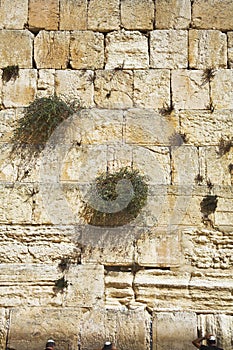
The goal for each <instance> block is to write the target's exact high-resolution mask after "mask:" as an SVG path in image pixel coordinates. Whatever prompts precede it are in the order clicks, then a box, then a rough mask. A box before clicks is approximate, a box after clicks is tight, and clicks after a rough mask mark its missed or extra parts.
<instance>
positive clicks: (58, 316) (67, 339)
mask: <svg viewBox="0 0 233 350" xmlns="http://www.w3.org/2000/svg"><path fill="white" fill-rule="evenodd" d="M84 312H85V311H84V310H81V309H80V308H73V307H72V308H67V307H48V306H46V307H44V308H43V307H32V308H30V307H29V308H28V307H22V306H21V307H19V308H14V309H13V310H12V313H11V326H10V333H9V338H8V346H9V347H12V348H15V349H19V350H23V349H27V348H29V347H30V348H31V349H32V350H36V349H38V348H41V349H43V348H44V347H45V342H46V340H47V339H48V338H53V339H55V340H56V346H57V348H58V349H61V348H62V349H65V350H68V349H69V350H75V349H76V347H77V343H78V329H79V327H80V321H81V319H82V315H83V313H84ZM35 329H36V332H35Z"/></svg>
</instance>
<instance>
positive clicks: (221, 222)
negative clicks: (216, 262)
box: [214, 185, 233, 268]
mask: <svg viewBox="0 0 233 350" xmlns="http://www.w3.org/2000/svg"><path fill="white" fill-rule="evenodd" d="M228 188H229V190H230V189H231V188H232V185H231V186H229V187H228ZM229 190H228V192H226V193H224V197H225V198H221V197H219V198H218V206H217V208H216V211H215V213H214V222H215V225H217V227H219V229H220V230H224V231H225V232H229V233H228V235H229V236H228V239H226V242H225V244H224V248H226V249H224V250H225V252H224V253H225V254H222V256H221V260H222V261H221V262H222V267H223V268H230V267H232V266H233V258H232V255H231V249H232V248H231V243H230V242H231V241H232V236H233V219H232V217H233V207H232V203H233V198H232V197H233V196H232V194H231V193H230V191H229ZM220 195H221V194H220ZM228 244H229V246H228Z"/></svg>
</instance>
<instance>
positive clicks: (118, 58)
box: [105, 31, 166, 69]
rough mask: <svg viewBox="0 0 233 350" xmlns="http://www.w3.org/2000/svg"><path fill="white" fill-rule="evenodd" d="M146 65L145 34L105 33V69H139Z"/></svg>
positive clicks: (146, 46) (128, 32)
mask: <svg viewBox="0 0 233 350" xmlns="http://www.w3.org/2000/svg"><path fill="white" fill-rule="evenodd" d="M148 65H149V56H148V41H147V38H146V36H145V35H143V34H141V33H140V32H137V31H135V32H130V31H122V32H112V33H109V34H107V36H106V66H105V68H106V69H114V68H124V69H140V68H148ZM163 68H164V67H163ZM165 68H166V67H165Z"/></svg>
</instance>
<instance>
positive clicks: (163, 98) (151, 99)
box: [134, 69, 170, 109]
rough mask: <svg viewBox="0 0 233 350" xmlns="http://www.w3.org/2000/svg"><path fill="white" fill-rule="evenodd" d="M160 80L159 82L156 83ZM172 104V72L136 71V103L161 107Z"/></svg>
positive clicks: (140, 105)
mask: <svg viewBox="0 0 233 350" xmlns="http://www.w3.org/2000/svg"><path fill="white" fill-rule="evenodd" d="M155 81H156V82H159V83H158V84H155ZM169 104H170V72H169V70H167V69H161V70H154V69H150V70H146V71H145V70H136V71H134V105H135V106H136V107H145V108H153V109H159V108H163V107H164V106H166V105H167V106H168V105H169Z"/></svg>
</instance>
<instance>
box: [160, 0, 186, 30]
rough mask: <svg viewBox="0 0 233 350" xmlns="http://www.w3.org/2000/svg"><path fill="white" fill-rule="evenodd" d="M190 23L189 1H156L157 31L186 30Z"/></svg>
mask: <svg viewBox="0 0 233 350" xmlns="http://www.w3.org/2000/svg"><path fill="white" fill-rule="evenodd" d="M190 22H191V2H190V1H189V0H172V1H169V2H168V1H166V0H157V1H156V12H155V26H156V28H157V29H168V28H175V29H186V28H189V24H190Z"/></svg>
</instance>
